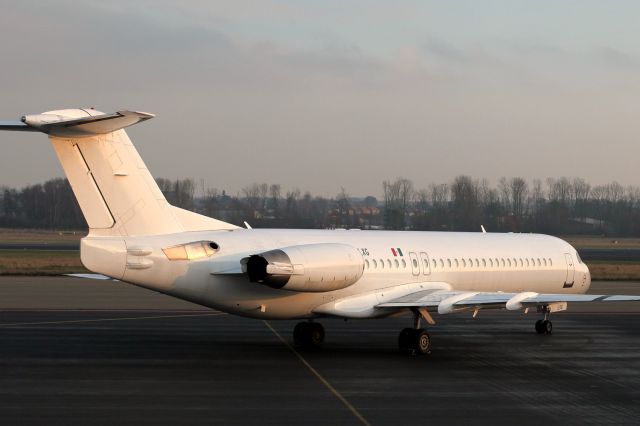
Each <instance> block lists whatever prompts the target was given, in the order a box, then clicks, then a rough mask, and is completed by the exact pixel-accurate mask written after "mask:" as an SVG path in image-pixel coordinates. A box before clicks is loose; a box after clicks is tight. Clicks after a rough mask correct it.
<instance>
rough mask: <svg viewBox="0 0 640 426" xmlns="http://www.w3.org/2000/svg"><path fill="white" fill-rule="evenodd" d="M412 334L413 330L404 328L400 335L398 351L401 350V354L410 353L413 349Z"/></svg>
mask: <svg viewBox="0 0 640 426" xmlns="http://www.w3.org/2000/svg"><path fill="white" fill-rule="evenodd" d="M412 333H413V329H412V328H403V329H402V331H401V332H400V335H398V349H400V352H408V351H410V350H412V349H413V347H412V345H411V335H412Z"/></svg>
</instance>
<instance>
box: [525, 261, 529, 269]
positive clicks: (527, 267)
mask: <svg viewBox="0 0 640 426" xmlns="http://www.w3.org/2000/svg"><path fill="white" fill-rule="evenodd" d="M525 262H526V263H527V268H528V267H529V259H525Z"/></svg>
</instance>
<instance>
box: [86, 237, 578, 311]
mask: <svg viewBox="0 0 640 426" xmlns="http://www.w3.org/2000/svg"><path fill="white" fill-rule="evenodd" d="M199 241H204V242H212V243H215V244H216V245H217V246H218V249H217V250H216V251H215V253H213V254H211V255H210V256H205V257H201V258H199V259H194V260H188V259H179V260H170V259H169V258H168V256H167V255H166V254H165V252H164V251H163V249H165V248H167V247H175V246H180V245H185V244H189V243H193V242H199ZM327 243H329V244H331V243H338V244H343V245H347V246H352V247H354V248H355V250H357V254H358V255H360V256H361V257H362V259H361V260H360V262H361V263H362V274H361V276H360V277H359V278H358V279H357V280H356V281H355V282H354V283H353V284H351V285H348V286H346V287H345V288H340V289H336V290H331V291H312V292H308V291H305V292H300V291H291V290H287V289H276V288H271V287H269V286H267V285H264V284H262V283H259V282H251V281H250V280H249V278H248V277H247V274H246V273H244V272H246V270H245V271H243V269H242V265H241V261H242V259H246V258H247V257H249V256H252V255H256V254H259V253H264V252H268V251H269V250H274V249H279V248H283V247H292V246H307V245H314V244H327ZM81 256H82V261H83V263H84V264H85V265H86V266H87V267H88V268H89V269H91V270H92V271H94V272H97V273H101V274H105V275H107V276H110V277H113V278H116V279H121V280H123V281H126V282H130V283H133V284H136V285H139V286H142V287H146V288H149V289H153V290H156V291H159V292H163V293H166V294H169V295H172V296H175V297H178V298H181V299H185V300H189V301H192V302H195V303H198V304H201V305H204V306H208V307H211V308H215V309H219V310H222V311H225V312H229V313H233V314H238V315H243V316H248V317H254V318H277V319H293V318H313V317H317V316H326V315H329V316H337V317H351V318H367V317H376V316H383V315H390V314H392V313H395V312H393V311H390V310H389V309H385V310H382V309H376V308H375V305H376V304H378V303H383V302H385V301H387V300H391V299H396V298H398V297H401V296H403V295H404V294H409V293H413V292H415V291H419V290H421V289H442V290H464V291H468V292H505V293H520V292H525V291H526V292H537V293H559V294H577V293H585V292H586V291H587V290H588V289H589V286H590V283H591V278H590V275H589V270H588V268H587V266H586V265H585V264H583V263H582V262H581V261H580V260H579V257H578V256H577V253H576V250H575V249H574V248H573V247H572V246H571V245H569V244H568V243H566V242H565V241H563V240H560V239H558V238H555V237H551V236H546V235H538V234H511V233H510V234H498V233H495V234H494V233H481V232H478V233H468V232H407V231H359V230H284V229H237V230H233V231H215V232H183V233H176V234H169V235H157V236H146V237H123V238H120V237H92V236H89V237H86V238H84V239H83V241H82V248H81ZM303 267H304V265H303ZM330 280H331V277H330V278H328V280H327V285H330V283H329V281H330ZM320 285H322V284H320ZM350 301H351V302H352V303H350ZM397 311H401V309H398V310H397ZM397 311H396V312H397Z"/></svg>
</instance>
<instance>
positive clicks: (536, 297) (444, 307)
mask: <svg viewBox="0 0 640 426" xmlns="http://www.w3.org/2000/svg"><path fill="white" fill-rule="evenodd" d="M630 301H640V295H633V296H632V295H601V294H554V293H548V294H537V293H526V292H523V293H502V292H473V291H447V290H439V291H430V292H429V291H417V292H414V293H410V294H406V295H404V296H402V297H399V298H397V299H394V300H390V301H388V302H385V303H381V304H379V305H377V306H376V307H377V308H423V307H427V308H428V307H437V308H438V313H440V314H448V313H453V312H461V311H467V310H471V309H508V310H517V309H524V308H528V307H532V306H546V305H550V304H552V303H563V302H564V303H566V302H571V303H574V302H630Z"/></svg>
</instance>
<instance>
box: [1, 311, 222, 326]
mask: <svg viewBox="0 0 640 426" xmlns="http://www.w3.org/2000/svg"><path fill="white" fill-rule="evenodd" d="M220 315H226V313H225V312H214V313H211V314H189V315H155V316H149V317H125V318H96V319H85V320H65V321H40V322H12V323H8V324H0V328H6V327H24V326H30V325H54V324H80V323H86V322H106V321H133V320H147V319H162V318H187V317H216V316H220Z"/></svg>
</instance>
